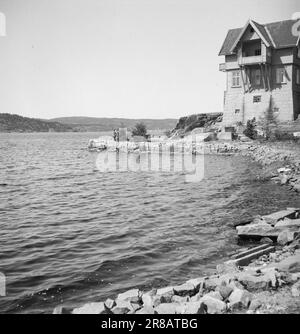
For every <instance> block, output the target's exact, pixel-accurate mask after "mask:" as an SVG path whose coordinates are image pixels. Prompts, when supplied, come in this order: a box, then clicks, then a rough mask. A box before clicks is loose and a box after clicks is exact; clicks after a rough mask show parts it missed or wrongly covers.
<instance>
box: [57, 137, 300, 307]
mask: <svg viewBox="0 0 300 334" xmlns="http://www.w3.org/2000/svg"><path fill="white" fill-rule="evenodd" d="M194 150H195V151H194V153H195V154H203V153H205V154H215V153H217V154H242V155H244V156H249V157H251V158H252V159H254V160H255V161H257V162H259V163H261V165H262V166H264V167H263V171H264V172H266V175H267V177H268V179H271V180H272V181H274V182H277V183H279V184H281V185H288V186H289V187H290V188H291V190H293V191H296V192H298V193H299V192H300V154H299V150H298V149H297V148H295V147H293V146H291V147H290V148H288V149H287V148H286V147H284V148H282V149H280V148H278V147H276V146H273V147H272V146H271V145H268V144H261V143H255V142H247V143H243V142H232V143H231V142H230V143H228V142H223V143H222V142H213V143H205V144H203V146H201V147H198V148H197V147H196V148H194ZM236 229H237V234H238V236H239V237H240V238H248V239H258V240H259V242H260V245H259V246H256V247H254V248H249V249H243V250H242V251H241V252H239V253H238V254H235V255H233V256H232V258H231V259H229V260H228V261H227V262H225V263H222V264H220V265H218V266H217V268H216V272H215V274H214V275H211V276H207V277H199V278H195V279H191V280H188V281H187V282H184V283H183V284H181V285H177V286H168V287H163V288H159V289H153V290H151V291H140V290H139V289H132V290H129V291H126V292H124V293H121V294H119V295H118V296H117V297H116V298H114V299H107V300H106V301H100V302H98V301H97V302H94V303H88V304H84V305H82V306H78V307H76V308H74V309H70V308H68V307H64V306H63V305H61V306H58V307H56V308H55V309H54V312H53V313H54V314H66V313H72V314H219V313H227V314H230V313H247V314H253V313H267V314H268V313H300V209H299V208H287V209H286V210H284V211H280V212H277V213H274V214H270V215H267V216H262V217H255V218H254V219H253V221H250V222H241V223H240V224H239V226H236Z"/></svg>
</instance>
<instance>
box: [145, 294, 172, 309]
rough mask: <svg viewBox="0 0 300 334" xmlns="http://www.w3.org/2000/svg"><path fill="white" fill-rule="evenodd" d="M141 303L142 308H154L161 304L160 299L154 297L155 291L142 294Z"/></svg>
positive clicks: (159, 297) (156, 296)
mask: <svg viewBox="0 0 300 334" xmlns="http://www.w3.org/2000/svg"><path fill="white" fill-rule="evenodd" d="M171 298H172V297H171ZM142 302H143V305H144V307H156V306H158V305H159V304H160V303H161V302H162V297H161V296H158V295H156V290H151V291H149V292H146V293H144V294H143V296H142Z"/></svg>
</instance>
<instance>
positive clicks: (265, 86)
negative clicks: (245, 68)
mask: <svg viewBox="0 0 300 334" xmlns="http://www.w3.org/2000/svg"><path fill="white" fill-rule="evenodd" d="M260 72H261V76H262V80H263V83H264V89H265V91H267V90H268V89H267V84H266V77H265V73H264V72H265V71H264V66H263V64H260Z"/></svg>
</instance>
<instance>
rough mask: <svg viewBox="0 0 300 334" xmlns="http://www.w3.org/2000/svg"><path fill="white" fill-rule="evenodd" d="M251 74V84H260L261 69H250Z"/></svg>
mask: <svg viewBox="0 0 300 334" xmlns="http://www.w3.org/2000/svg"><path fill="white" fill-rule="evenodd" d="M251 74H252V80H251V82H252V84H253V85H255V86H260V84H261V71H260V69H255V70H252V72H251Z"/></svg>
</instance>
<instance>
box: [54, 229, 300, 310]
mask: <svg viewBox="0 0 300 334" xmlns="http://www.w3.org/2000/svg"><path fill="white" fill-rule="evenodd" d="M265 242H269V241H268V240H266V241H265ZM259 254H263V255H261V256H259ZM256 256H257V257H256ZM242 261H244V262H245V261H246V262H247V261H249V264H248V265H244V266H241V265H240V264H241V262H242ZM53 313H54V314H220V313H227V314H230V313H247V314H253V313H300V238H299V234H297V235H295V238H293V240H292V241H291V240H289V241H287V242H286V244H285V246H283V245H282V244H281V245H280V244H273V245H272V246H270V244H268V243H267V244H262V245H261V246H258V247H255V248H252V249H247V250H244V251H243V252H241V253H239V254H236V255H235V256H233V259H231V260H230V261H227V262H226V263H224V264H221V265H219V266H218V267H217V269H216V274H215V275H212V276H208V277H199V278H195V279H191V280H188V281H187V282H184V283H183V284H181V285H177V286H168V287H164V288H160V289H153V290H151V291H146V292H144V291H140V290H139V289H132V290H129V291H126V292H124V293H121V294H119V295H118V296H117V297H116V298H115V299H107V300H106V301H102V302H94V303H88V304H84V305H82V306H79V307H77V308H74V309H68V308H66V307H63V306H58V307H56V308H55V310H54V312H53Z"/></svg>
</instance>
